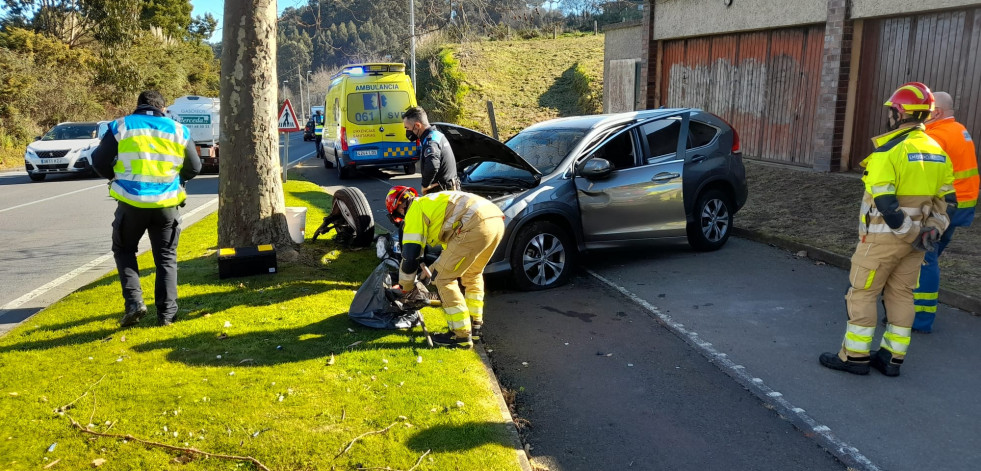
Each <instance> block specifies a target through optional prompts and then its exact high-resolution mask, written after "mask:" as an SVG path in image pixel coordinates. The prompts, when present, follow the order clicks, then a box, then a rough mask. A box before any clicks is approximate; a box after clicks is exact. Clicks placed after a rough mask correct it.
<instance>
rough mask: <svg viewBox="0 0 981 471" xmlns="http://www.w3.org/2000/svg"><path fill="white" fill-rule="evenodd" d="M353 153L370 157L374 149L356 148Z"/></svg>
mask: <svg viewBox="0 0 981 471" xmlns="http://www.w3.org/2000/svg"><path fill="white" fill-rule="evenodd" d="M354 155H356V156H358V157H372V156H374V155H375V151H374V150H356V151H354Z"/></svg>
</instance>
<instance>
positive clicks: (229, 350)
mask: <svg viewBox="0 0 981 471" xmlns="http://www.w3.org/2000/svg"><path fill="white" fill-rule="evenodd" d="M352 326H356V324H354V323H353V322H352V321H351V320H350V319H348V317H347V316H346V315H344V314H343V313H342V314H335V315H332V316H330V317H327V318H325V319H323V320H320V321H317V322H314V323H311V324H307V325H304V326H301V327H296V328H289V329H280V330H271V331H270V330H263V331H254V332H247V333H244V334H236V335H229V336H228V337H227V338H225V339H219V338H218V337H217V333H216V332H199V333H195V334H192V335H189V336H186V337H181V338H176V339H175V338H170V339H164V340H159V341H156V342H148V343H144V344H141V345H137V346H135V347H133V350H136V351H138V352H148V351H153V350H164V349H170V352H169V353H167V360H168V361H172V362H178V363H184V364H185V365H188V366H212V367H213V366H235V367H237V368H241V367H246V366H260V367H261V366H272V365H280V364H285V363H294V362H301V361H307V360H312V359H316V358H329V357H330V355H335V356H340V355H343V354H344V353H347V352H349V351H352V349H353V348H357V349H358V350H397V349H402V348H413V349H415V348H427V347H426V342H425V339H424V337H423V336H422V331H421V330H420V329H418V328H417V329H413V330H409V331H392V330H369V329H368V328H366V327H360V326H357V327H358V330H357V331H356V333H350V332H348V330H347V329H348V328H351V327H352ZM390 335H402V336H404V338H405V340H404V341H395V342H393V341H391V340H386V341H385V342H383V343H373V342H374V341H376V340H379V339H382V338H384V337H388V336H390ZM414 354H416V355H417V354H418V352H415V353H414ZM218 355H223V356H224V361H216V358H217V356H218Z"/></svg>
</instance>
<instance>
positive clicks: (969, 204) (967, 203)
mask: <svg viewBox="0 0 981 471" xmlns="http://www.w3.org/2000/svg"><path fill="white" fill-rule="evenodd" d="M977 205H978V200H971V201H960V202H958V203H957V209H964V208H973V207H975V206H977Z"/></svg>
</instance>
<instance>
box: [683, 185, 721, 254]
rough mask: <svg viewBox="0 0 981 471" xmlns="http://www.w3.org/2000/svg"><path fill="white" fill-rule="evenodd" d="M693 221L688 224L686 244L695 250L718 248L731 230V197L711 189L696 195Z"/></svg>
mask: <svg viewBox="0 0 981 471" xmlns="http://www.w3.org/2000/svg"><path fill="white" fill-rule="evenodd" d="M695 211H696V212H695V222H692V223H689V224H688V227H687V229H688V244H689V245H691V246H692V248H694V249H695V250H702V251H712V250H719V249H721V248H722V246H723V245H725V244H726V241H727V240H729V233H731V232H732V198H731V197H730V196H729V194H728V193H726V192H724V191H722V190H719V189H711V190H708V191H706V192H704V193H702V195H701V196H699V197H698V201H697V203H696V206H695Z"/></svg>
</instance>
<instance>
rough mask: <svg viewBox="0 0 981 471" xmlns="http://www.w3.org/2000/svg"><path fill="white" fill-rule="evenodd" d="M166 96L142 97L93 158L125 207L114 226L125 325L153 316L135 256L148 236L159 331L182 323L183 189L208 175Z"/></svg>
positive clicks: (112, 126)
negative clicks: (172, 115)
mask: <svg viewBox="0 0 981 471" xmlns="http://www.w3.org/2000/svg"><path fill="white" fill-rule="evenodd" d="M164 103H165V102H164V99H163V96H161V95H160V93H159V92H157V91H153V90H149V91H145V92H143V93H141V94H140V96H139V98H138V100H137V108H136V111H134V112H133V114H131V115H129V116H126V117H123V118H119V119H117V120H115V121H113V122H111V123H109V131H108V132H106V134H105V136H103V138H102V141H100V143H99V147H97V148H96V149H95V151H93V152H92V168H94V169H95V171H96V172H97V173H98V174H99V175H101V176H102V177H104V178H106V179H108V180H110V184H109V196H112V197H113V198H115V199H116V200H118V207H117V208H116V218H115V220H114V221H113V222H112V254H113V257H114V258H115V259H116V268H117V269H119V283H120V284H121V285H122V288H123V299H124V301H125V308H126V310H125V312H124V314H123V317H122V319H120V320H119V324H120V325H121V326H123V327H126V326H130V325H135V324H137V323H138V322H140V319H141V318H143V316H145V315H146V314H147V308H146V305H145V304H143V290H142V288H141V287H140V268H139V266H138V264H137V262H136V251H137V248H138V247H139V244H140V239H141V238H142V237H143V234H144V233H148V234H149V238H150V247H151V250H152V251H153V263H154V265H156V267H157V278H156V282H155V287H154V295H155V298H154V299H155V303H156V307H157V324H158V325H170V324H171V323H172V322H173V321H174V319H175V318H176V316H177V241H178V239H179V237H180V233H181V227H180V223H181V218H180V213H179V211H178V209H177V207H178V206H181V205H183V203H184V199H185V198H186V197H187V195H186V194H185V192H184V183H186V182H187V181H188V180H190V179H192V178H194V177H195V176H196V175H197V174H198V173H199V172H200V171H201V159H200V158H199V157H198V154H197V151H196V150H195V148H194V142H193V141H191V131H190V130H188V129H187V127H186V126H184V125H183V124H180V123H178V122H176V121H174V120H172V119H170V118H168V117H166V116H165V115H164Z"/></svg>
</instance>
